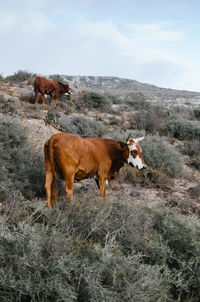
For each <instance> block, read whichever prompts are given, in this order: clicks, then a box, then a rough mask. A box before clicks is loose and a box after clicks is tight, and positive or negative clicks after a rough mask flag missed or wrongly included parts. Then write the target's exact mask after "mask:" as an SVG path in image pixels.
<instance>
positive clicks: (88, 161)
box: [44, 133, 146, 207]
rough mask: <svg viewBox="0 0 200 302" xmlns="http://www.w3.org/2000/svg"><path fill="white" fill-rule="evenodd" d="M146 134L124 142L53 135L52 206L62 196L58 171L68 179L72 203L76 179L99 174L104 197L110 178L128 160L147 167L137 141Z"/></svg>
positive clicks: (48, 168)
mask: <svg viewBox="0 0 200 302" xmlns="http://www.w3.org/2000/svg"><path fill="white" fill-rule="evenodd" d="M143 138H144V137H141V138H138V139H128V140H127V142H126V143H123V142H121V141H115V140H112V139H104V138H81V137H78V136H74V135H71V134H68V133H58V134H55V135H53V136H52V137H51V138H50V139H49V140H48V141H47V142H46V144H45V146H44V154H45V175H46V182H45V190H46V197H47V202H48V206H49V207H51V206H53V205H54V204H56V201H57V197H58V188H57V184H56V178H55V172H57V174H58V176H59V177H60V178H61V179H64V180H65V192H66V194H67V196H68V199H69V202H70V203H71V198H72V196H73V185H74V179H76V180H81V179H85V178H88V177H91V176H95V175H96V176H97V180H98V182H97V184H98V187H99V190H100V196H101V197H103V198H104V197H105V191H106V183H107V181H109V182H110V181H111V180H113V179H115V178H116V176H117V175H118V172H119V170H120V168H121V167H122V166H123V165H124V163H128V164H129V165H131V166H133V167H136V168H138V169H142V168H146V164H145V162H144V159H143V157H142V154H141V151H142V150H141V148H140V146H139V145H138V144H137V143H138V142H139V141H140V140H142V139H143Z"/></svg>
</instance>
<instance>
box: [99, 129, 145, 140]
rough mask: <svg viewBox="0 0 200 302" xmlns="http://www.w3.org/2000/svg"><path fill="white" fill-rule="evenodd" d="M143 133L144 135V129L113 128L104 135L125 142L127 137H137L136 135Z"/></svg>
mask: <svg viewBox="0 0 200 302" xmlns="http://www.w3.org/2000/svg"><path fill="white" fill-rule="evenodd" d="M145 135H146V132H145V131H144V130H127V131H121V129H119V130H114V131H111V132H108V133H107V134H106V135H105V137H107V138H111V139H114V140H120V141H122V142H126V140H127V138H128V137H132V138H138V137H142V136H145Z"/></svg>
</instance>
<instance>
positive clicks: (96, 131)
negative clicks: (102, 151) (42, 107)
mask: <svg viewBox="0 0 200 302" xmlns="http://www.w3.org/2000/svg"><path fill="white" fill-rule="evenodd" d="M59 125H60V129H61V130H62V131H64V132H70V133H73V134H76V135H80V136H87V137H94V136H96V137H101V136H102V135H103V134H104V130H103V126H102V124H101V123H100V122H98V121H96V120H94V119H91V118H86V117H84V116H81V115H80V116H76V117H72V118H68V117H65V116H63V115H62V116H61V118H60V119H59Z"/></svg>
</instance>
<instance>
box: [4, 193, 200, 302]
mask: <svg viewBox="0 0 200 302" xmlns="http://www.w3.org/2000/svg"><path fill="white" fill-rule="evenodd" d="M22 205H23V208H25V209H29V212H27V213H26V216H25V217H20V219H21V222H20V221H19V217H18V218H17V219H18V220H16V221H13V223H14V222H15V227H10V225H9V223H8V222H7V220H6V219H5V218H4V217H3V216H0V226H1V241H0V259H1V267H0V272H1V274H0V284H1V290H0V300H1V301H3V302H4V301H13V302H14V301H38V300H40V301H84V302H88V301H107V302H110V301H111V302H112V301H113V302H114V301H127V302H128V301H138V302H144V301H152V302H154V301H165V300H166V301H182V302H186V301H191V302H195V301H198V298H199V291H200V288H199V282H200V277H199V269H200V255H199V249H200V243H199V236H200V222H199V219H197V218H196V217H195V216H184V215H181V214H180V213H179V212H178V211H177V210H176V209H174V208H173V209H170V208H163V207H157V208H156V209H155V208H151V209H150V208H149V207H148V206H145V205H144V204H141V203H138V204H134V203H133V202H132V200H130V199H128V198H127V197H125V196H124V195H123V196H120V195H118V197H112V198H109V200H108V202H106V203H105V202H102V201H100V200H99V198H97V197H94V196H93V195H85V196H84V197H83V196H82V194H80V195H79V196H77V198H76V201H75V202H74V204H73V205H71V206H67V207H65V208H63V206H62V205H60V208H59V206H58V207H57V208H55V209H54V210H53V211H49V210H48V209H47V208H46V207H43V208H42V206H41V204H40V205H39V206H38V202H32V203H31V204H28V205H27V202H25V201H24V202H23V201H22ZM37 207H38V209H37ZM34 213H35V214H34ZM39 217H40V220H39ZM144 297H145V299H144Z"/></svg>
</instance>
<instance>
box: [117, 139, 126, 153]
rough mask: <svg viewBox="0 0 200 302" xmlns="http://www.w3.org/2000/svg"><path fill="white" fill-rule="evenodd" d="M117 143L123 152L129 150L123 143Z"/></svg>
mask: <svg viewBox="0 0 200 302" xmlns="http://www.w3.org/2000/svg"><path fill="white" fill-rule="evenodd" d="M117 143H118V144H119V145H120V149H121V150H122V151H125V150H127V149H128V146H127V144H126V143H123V142H121V141H117Z"/></svg>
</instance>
